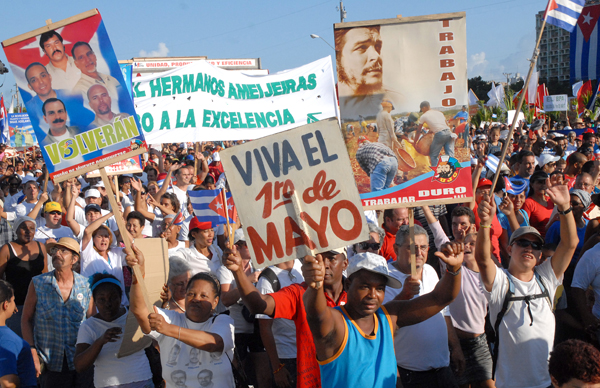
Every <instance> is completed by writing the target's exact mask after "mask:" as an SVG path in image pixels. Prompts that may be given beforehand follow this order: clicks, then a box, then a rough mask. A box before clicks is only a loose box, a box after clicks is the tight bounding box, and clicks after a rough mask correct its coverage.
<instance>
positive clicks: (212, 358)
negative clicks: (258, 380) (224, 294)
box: [148, 309, 235, 388]
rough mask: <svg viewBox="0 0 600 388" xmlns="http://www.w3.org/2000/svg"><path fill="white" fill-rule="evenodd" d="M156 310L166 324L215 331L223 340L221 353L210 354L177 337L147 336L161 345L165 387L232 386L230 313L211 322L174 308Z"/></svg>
mask: <svg viewBox="0 0 600 388" xmlns="http://www.w3.org/2000/svg"><path fill="white" fill-rule="evenodd" d="M158 312H159V313H160V314H161V315H162V316H163V317H165V320H166V321H167V323H171V324H174V325H176V326H180V327H182V328H186V329H192V330H202V331H205V332H209V333H213V334H217V335H219V336H221V338H222V339H223V345H224V347H223V350H224V351H223V352H213V353H209V352H206V351H203V350H198V349H196V348H193V347H191V346H189V345H187V344H185V343H183V342H181V341H178V340H177V339H176V338H172V337H167V336H165V335H162V334H160V333H158V332H155V331H152V332H150V334H148V336H149V337H151V338H153V339H155V340H157V341H158V344H159V345H160V361H161V364H162V375H163V379H164V380H165V381H166V383H167V385H166V386H167V388H179V387H190V388H191V387H201V386H202V387H215V388H217V387H218V388H234V387H235V383H234V380H233V374H232V372H231V363H230V361H229V360H230V359H233V319H231V317H230V316H228V315H223V314H221V315H217V317H216V318H215V319H214V321H213V318H209V319H208V320H207V321H206V322H202V323H196V322H192V321H190V320H189V319H187V317H186V316H185V314H180V313H178V312H176V311H171V310H163V309H158ZM223 353H225V354H223ZM227 357H229V358H227ZM211 376H212V378H210V377H211ZM201 379H202V383H204V385H201V382H200V380H201ZM207 384H208V385H207Z"/></svg>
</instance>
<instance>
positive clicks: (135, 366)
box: [75, 273, 154, 388]
mask: <svg viewBox="0 0 600 388" xmlns="http://www.w3.org/2000/svg"><path fill="white" fill-rule="evenodd" d="M91 289H92V295H93V296H94V302H95V304H96V308H97V309H98V314H96V315H94V316H93V317H91V318H88V319H87V320H85V321H84V322H83V323H82V324H81V326H80V327H79V333H78V334H77V346H76V348H75V369H76V370H77V372H79V373H81V372H83V371H85V370H87V369H88V368H90V367H91V366H92V365H94V386H95V387H96V388H102V387H127V388H153V387H154V385H153V384H152V372H151V371H150V364H149V363H148V358H147V357H146V353H145V352H144V350H140V351H138V352H135V353H133V354H131V355H129V356H127V357H124V358H117V356H116V354H117V353H118V352H119V348H120V347H121V343H122V342H123V337H122V334H123V332H124V331H125V323H126V322H127V309H126V308H125V307H123V306H122V305H121V293H122V291H121V283H120V282H119V281H118V280H117V278H115V277H114V276H112V275H109V274H100V273H97V274H95V275H94V276H93V279H92V281H91Z"/></svg>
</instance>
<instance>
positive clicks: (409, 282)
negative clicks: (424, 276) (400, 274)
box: [394, 276, 421, 300]
mask: <svg viewBox="0 0 600 388" xmlns="http://www.w3.org/2000/svg"><path fill="white" fill-rule="evenodd" d="M420 290H421V281H419V279H414V278H412V277H410V276H409V277H407V278H406V280H405V281H404V286H403V287H402V291H400V293H399V294H398V296H396V297H395V298H394V299H395V300H411V299H412V298H413V297H414V296H415V295H418V294H419V292H420Z"/></svg>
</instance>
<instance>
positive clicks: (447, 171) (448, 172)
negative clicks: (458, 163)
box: [437, 161, 456, 179]
mask: <svg viewBox="0 0 600 388" xmlns="http://www.w3.org/2000/svg"><path fill="white" fill-rule="evenodd" d="M454 171H456V167H454V165H452V164H450V163H448V162H447V161H446V162H441V163H440V165H439V166H438V168H437V176H438V177H439V178H444V179H448V178H450V177H451V176H452V174H454Z"/></svg>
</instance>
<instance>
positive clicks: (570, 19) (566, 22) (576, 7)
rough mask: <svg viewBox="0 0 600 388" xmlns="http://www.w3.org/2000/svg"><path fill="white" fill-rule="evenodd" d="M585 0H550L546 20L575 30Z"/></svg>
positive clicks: (563, 27)
mask: <svg viewBox="0 0 600 388" xmlns="http://www.w3.org/2000/svg"><path fill="white" fill-rule="evenodd" d="M584 5H585V0H550V1H549V2H548V9H547V11H546V22H547V23H549V24H552V25H554V26H556V27H560V28H562V29H565V30H567V31H569V32H573V30H574V29H575V25H576V24H577V19H579V14H581V10H582V9H583V6H584Z"/></svg>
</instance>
